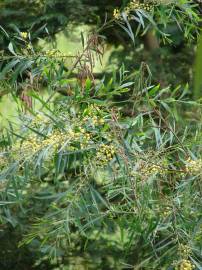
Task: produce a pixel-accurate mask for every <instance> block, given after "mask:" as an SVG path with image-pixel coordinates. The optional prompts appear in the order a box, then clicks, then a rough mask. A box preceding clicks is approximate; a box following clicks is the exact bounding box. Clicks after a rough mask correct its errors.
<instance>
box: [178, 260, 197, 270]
mask: <svg viewBox="0 0 202 270" xmlns="http://www.w3.org/2000/svg"><path fill="white" fill-rule="evenodd" d="M194 268H195V265H194V264H192V263H191V262H190V261H189V260H182V261H181V263H180V265H179V266H178V268H177V269H176V270H193V269H194Z"/></svg>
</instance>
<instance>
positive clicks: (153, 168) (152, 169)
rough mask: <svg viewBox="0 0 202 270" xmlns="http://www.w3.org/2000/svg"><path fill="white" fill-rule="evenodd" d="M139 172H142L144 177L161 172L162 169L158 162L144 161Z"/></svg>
mask: <svg viewBox="0 0 202 270" xmlns="http://www.w3.org/2000/svg"><path fill="white" fill-rule="evenodd" d="M139 172H140V173H141V175H142V177H143V178H148V177H150V176H151V175H153V174H157V173H161V172H162V169H161V167H160V166H158V165H156V164H146V162H143V163H142V164H141V167H140V170H139Z"/></svg>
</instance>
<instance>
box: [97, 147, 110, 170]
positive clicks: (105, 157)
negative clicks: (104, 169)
mask: <svg viewBox="0 0 202 270" xmlns="http://www.w3.org/2000/svg"><path fill="white" fill-rule="evenodd" d="M114 154H115V147H114V146H113V145H112V144H110V145H106V144H101V145H100V147H99V150H98V151H97V154H96V160H97V163H98V164H99V165H101V166H102V165H106V164H107V163H108V162H110V161H111V160H112V159H113V156H114Z"/></svg>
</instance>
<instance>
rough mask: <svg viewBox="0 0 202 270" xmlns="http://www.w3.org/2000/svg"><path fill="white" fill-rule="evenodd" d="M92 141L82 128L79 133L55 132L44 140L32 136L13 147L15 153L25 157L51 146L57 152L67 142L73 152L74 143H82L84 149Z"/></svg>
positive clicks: (71, 131) (70, 131)
mask: <svg viewBox="0 0 202 270" xmlns="http://www.w3.org/2000/svg"><path fill="white" fill-rule="evenodd" d="M90 139H91V134H90V133H88V132H86V131H85V130H84V129H83V128H80V129H78V130H77V131H73V130H72V129H70V130H68V131H65V132H61V131H59V130H55V131H54V132H53V133H52V134H50V135H49V136H47V138H44V139H43V140H41V139H39V138H37V136H35V135H34V136H30V137H29V138H28V139H27V140H24V141H23V142H22V143H16V144H15V146H14V147H13V152H15V153H17V154H18V153H21V154H23V155H24V156H29V155H30V154H34V153H36V152H38V151H40V150H41V149H43V148H46V147H48V146H50V147H51V149H52V150H54V151H55V150H56V149H57V148H58V147H60V146H62V145H64V144H65V143H66V142H68V149H70V148H71V150H73V148H72V147H71V146H70V144H71V143H72V142H75V141H78V142H80V146H81V148H84V147H86V146H87V145H88V143H89V141H90Z"/></svg>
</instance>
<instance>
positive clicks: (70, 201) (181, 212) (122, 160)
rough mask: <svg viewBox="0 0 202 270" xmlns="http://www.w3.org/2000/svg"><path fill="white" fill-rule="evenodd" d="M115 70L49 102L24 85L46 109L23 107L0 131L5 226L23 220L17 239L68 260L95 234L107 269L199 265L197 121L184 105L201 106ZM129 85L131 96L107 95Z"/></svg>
mask: <svg viewBox="0 0 202 270" xmlns="http://www.w3.org/2000/svg"><path fill="white" fill-rule="evenodd" d="M119 74H120V75H119V79H118V78H117V79H115V78H114V79H111V81H110V82H102V83H99V84H97V85H95V88H94V95H93V96H92V93H90V91H89V90H90V89H91V83H92V82H91V81H90V80H87V81H86V84H85V88H84V90H83V92H81V89H80V86H79V85H78V86H77V88H75V92H74V93H73V95H72V96H69V97H64V98H62V99H61V98H59V99H57V102H55V104H54V107H52V104H51V103H50V102H49V103H46V102H44V101H43V100H42V99H41V98H40V97H39V96H38V95H36V94H35V93H30V95H32V97H33V98H35V99H37V100H39V101H40V102H41V105H42V107H44V109H45V110H40V111H39V112H36V111H33V113H34V115H22V116H21V117H22V118H21V120H22V124H21V128H20V130H19V131H17V132H16V131H15V129H13V128H12V125H11V128H10V129H8V130H7V132H5V133H4V134H3V136H2V139H1V147H2V150H1V169H2V170H1V174H0V179H1V206H2V209H1V222H2V226H5V227H7V226H17V227H18V226H22V224H25V225H24V226H23V228H22V234H23V235H25V238H24V240H22V241H21V244H28V245H30V248H32V249H33V248H34V247H35V248H36V250H38V249H41V252H42V253H43V252H45V254H47V253H48V254H49V255H50V256H51V257H53V258H57V260H58V259H59V258H60V260H61V259H62V261H63V262H64V263H68V261H69V256H70V254H71V252H76V251H77V250H78V251H79V250H80V251H82V248H84V246H85V250H86V251H85V252H87V253H89V254H90V257H89V258H88V260H90V258H91V254H92V251H91V247H92V246H93V245H94V244H95V246H96V247H97V249H98V252H100V253H101V254H102V258H104V260H108V259H109V258H108V257H107V254H108V251H106V252H107V253H105V251H104V249H103V248H105V247H106V246H110V249H111V252H112V253H111V255H110V258H111V259H113V261H112V266H111V267H112V269H114V268H115V269H119V268H120V269H122V268H123V267H124V264H127V265H131V266H133V267H136V269H154V268H156V269H164V268H165V269H166V268H168V267H172V265H173V267H178V266H177V265H179V269H184V268H182V267H181V266H180V265H182V264H183V263H184V261H183V260H188V264H189V262H191V263H192V264H194V265H195V266H198V267H199V265H200V263H199V260H200V255H199V254H200V248H201V247H200V244H201V235H200V233H201V231H200V226H201V225H200V218H201V214H200V208H201V205H200V200H201V199H200V198H201V187H200V181H201V168H202V162H201V157H200V145H201V127H200V124H199V125H198V124H197V122H195V124H191V125H190V124H189V123H190V120H191V121H192V122H193V120H194V118H193V117H195V116H192V115H191V116H189V115H188V116H186V115H187V113H188V110H189V107H190V106H192V107H193V106H194V107H195V108H196V110H197V111H198V115H200V116H199V117H201V115H202V114H201V108H200V106H199V105H197V104H196V103H193V102H190V101H189V100H186V98H185V97H186V91H185V92H181V89H179V88H178V89H175V91H174V92H173V91H172V92H171V91H170V89H169V88H166V89H162V90H160V89H159V87H149V86H147V85H145V88H144V89H142V88H141V87H142V86H143V85H144V84H145V82H144V81H143V82H141V80H140V78H141V77H139V76H138V77H136V76H137V74H136V75H131V74H130V75H129V77H128V76H127V73H126V72H125V71H124V69H123V68H122V69H121V70H120V73H119ZM138 74H140V75H141V73H138ZM133 76H135V77H133ZM134 78H136V79H137V78H139V84H137V83H134V82H135V81H134ZM136 79H135V80H136ZM137 85H139V87H140V88H139V87H137ZM128 87H130V91H132V97H131V96H130V99H129V100H127V99H126V100H122V101H121V102H119V101H113V100H114V99H112V97H113V96H114V95H115V96H116V95H120V94H121V93H122V92H127V91H129V88H128ZM180 92H181V93H180ZM103 98H104V99H103ZM123 102H124V103H125V104H127V105H125V106H121V107H120V104H121V103H123ZM130 104H132V108H131V110H132V112H131V114H132V115H133V116H132V117H130V118H123V117H122V115H123V113H124V110H125V109H126V108H127V107H128V106H131V105H130ZM182 104H184V106H185V107H187V113H186V111H184V110H182ZM193 123H194V122H193ZM183 130H184V131H183ZM188 130H189V132H188ZM195 130H197V134H196V135H195ZM20 209H21V210H20ZM18 213H20V214H18ZM99 243H100V244H99ZM101 243H103V244H104V246H103V244H101ZM182 246H183V247H184V248H185V250H186V248H188V252H187V253H186V252H184V249H183V250H181V247H182ZM79 247H80V248H79ZM100 249H101V250H100ZM114 252H115V253H114ZM114 254H122V255H123V256H121V257H120V259H119V260H117V258H116V260H114V259H115V257H114ZM134 254H135V256H134ZM177 254H178V255H177ZM92 256H93V255H92ZM107 258H108V259H107ZM100 259H101V258H100ZM111 259H110V260H111ZM90 261H91V260H90ZM57 262H58V261H57ZM108 264H109V265H110V261H109V262H108ZM96 265H97V267H101V262H100V261H99V260H98V262H97V263H96ZM191 267H192V266H191ZM176 269H178V268H176ZM190 269H192V268H190Z"/></svg>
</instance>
